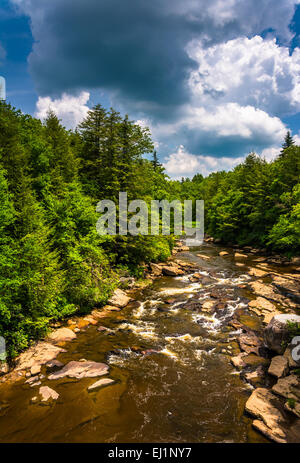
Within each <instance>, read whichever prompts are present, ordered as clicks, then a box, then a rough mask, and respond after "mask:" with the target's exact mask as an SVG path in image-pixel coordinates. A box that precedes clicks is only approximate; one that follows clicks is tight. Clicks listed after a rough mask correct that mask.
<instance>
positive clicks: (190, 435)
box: [0, 244, 267, 443]
mask: <svg viewBox="0 0 300 463" xmlns="http://www.w3.org/2000/svg"><path fill="white" fill-rule="evenodd" d="M222 249H223V248H218V247H217V246H214V245H211V244H204V245H203V246H201V248H198V249H196V248H194V249H193V250H192V251H191V252H186V253H180V254H178V255H177V256H176V258H177V259H180V260H182V261H185V262H193V263H195V264H196V265H197V267H196V270H195V271H199V273H201V275H203V277H204V278H202V280H199V281H195V282H191V280H190V276H191V275H189V274H187V275H184V276H178V277H159V278H157V279H156V280H155V281H154V283H153V284H152V285H151V286H150V287H148V288H146V289H144V290H135V291H134V292H133V293H132V295H134V298H135V302H133V303H131V304H129V306H127V307H126V308H125V309H123V310H122V311H120V312H111V313H110V314H109V315H108V316H107V318H103V319H102V320H101V325H103V326H105V327H106V328H108V329H107V330H105V331H99V330H98V328H99V325H98V326H93V325H89V326H88V327H86V328H85V329H82V330H81V332H80V333H78V335H77V338H76V339H75V340H73V341H72V342H70V343H67V344H66V345H65V346H64V347H65V349H67V352H66V353H62V354H60V355H59V356H58V359H59V360H60V361H61V362H63V363H67V362H68V361H70V360H80V359H82V358H84V359H87V360H94V361H97V362H105V363H107V364H108V365H109V366H110V373H109V377H110V378H112V379H114V380H115V383H114V384H112V385H110V386H108V387H105V388H102V389H100V390H98V391H95V392H88V390H87V388H88V386H90V385H91V384H93V382H95V378H86V379H81V380H75V379H71V378H63V379H60V380H54V381H53V380H52V381H51V380H49V379H48V378H47V374H46V372H45V370H44V369H43V370H42V373H44V374H45V376H44V378H43V385H46V386H49V387H51V388H53V389H55V391H57V392H58V393H59V398H58V400H57V401H56V402H55V403H51V404H49V405H42V404H41V403H32V402H31V399H32V397H33V396H34V395H37V393H38V390H37V389H38V388H37V387H30V386H29V385H28V384H25V383H24V380H21V381H17V382H15V383H9V382H8V383H4V384H2V385H1V386H0V441H1V442H116V443H120V442H139V443H141V442H174V443H180V442H236V443H240V442H267V441H266V439H265V438H264V437H263V436H261V435H260V434H258V433H256V432H255V431H254V430H253V429H252V426H251V423H252V419H251V418H250V417H248V416H246V415H245V413H244V406H245V402H246V401H247V399H248V398H249V396H250V394H251V392H252V390H253V388H252V386H251V385H249V384H248V383H246V382H245V381H243V380H242V379H241V377H240V375H239V372H237V370H236V369H235V368H234V367H233V366H232V365H231V363H230V358H231V357H232V356H233V355H235V354H238V353H239V352H240V350H239V347H238V344H237V341H236V338H237V336H238V334H239V333H240V332H239V331H237V330H236V329H235V328H233V327H231V326H230V325H228V322H229V321H230V320H231V319H232V317H233V316H234V315H236V314H238V315H239V318H240V319H241V320H242V322H243V323H244V324H246V325H248V326H249V327H250V328H251V329H255V330H259V329H260V328H261V321H260V319H259V318H258V317H256V316H255V315H253V314H252V315H251V314H250V313H249V312H248V310H247V302H248V299H247V297H249V294H248V293H247V288H245V284H246V283H248V282H249V280H251V277H250V276H249V274H248V273H247V271H246V269H247V266H245V267H237V266H236V264H235V261H234V258H233V255H229V256H228V257H227V258H226V259H224V258H222V257H220V256H219V251H220V250H222ZM199 252H201V254H203V255H206V256H207V257H209V259H203V258H201V257H197V254H198V253H199ZM229 252H230V251H229ZM250 263H251V258H249V259H248V260H247V265H250ZM251 265H253V264H251ZM197 269H198V270H197ZM195 271H193V272H192V271H191V274H192V273H194V272H195ZM212 291H214V292H216V291H217V292H218V298H219V301H220V304H223V305H221V306H220V307H221V309H220V310H218V311H216V312H214V313H205V312H202V311H199V310H193V309H191V305H190V303H191V301H193V302H197V301H198V302H203V301H205V300H206V299H207V298H208V297H209V296H210V294H211V292H212Z"/></svg>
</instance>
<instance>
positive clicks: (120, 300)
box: [108, 289, 131, 308]
mask: <svg viewBox="0 0 300 463" xmlns="http://www.w3.org/2000/svg"><path fill="white" fill-rule="evenodd" d="M130 300H131V299H130V297H128V296H127V294H126V293H125V291H122V289H116V290H115V291H114V293H113V295H112V296H111V298H110V299H109V300H108V304H109V305H112V306H116V307H120V308H123V307H125V306H126V305H127V304H129V302H130Z"/></svg>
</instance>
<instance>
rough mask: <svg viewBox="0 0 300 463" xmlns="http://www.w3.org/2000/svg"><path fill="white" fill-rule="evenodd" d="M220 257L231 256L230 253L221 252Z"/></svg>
mask: <svg viewBox="0 0 300 463" xmlns="http://www.w3.org/2000/svg"><path fill="white" fill-rule="evenodd" d="M219 256H221V257H225V256H229V252H227V251H221V252H219Z"/></svg>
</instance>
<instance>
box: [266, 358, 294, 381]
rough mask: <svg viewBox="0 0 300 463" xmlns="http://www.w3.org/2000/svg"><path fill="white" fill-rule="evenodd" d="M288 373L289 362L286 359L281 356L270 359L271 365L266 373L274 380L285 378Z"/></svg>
mask: <svg viewBox="0 0 300 463" xmlns="http://www.w3.org/2000/svg"><path fill="white" fill-rule="evenodd" d="M288 372H289V362H288V359H287V358H286V357H283V356H282V355H277V356H276V357H273V358H272V361H271V365H270V367H269V370H268V373H269V374H270V375H272V376H276V378H282V377H283V376H286V375H287V374H288Z"/></svg>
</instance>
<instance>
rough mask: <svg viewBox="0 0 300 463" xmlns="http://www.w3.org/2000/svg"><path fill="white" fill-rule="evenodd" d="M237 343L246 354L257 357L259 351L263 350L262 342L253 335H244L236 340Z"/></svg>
mask: <svg viewBox="0 0 300 463" xmlns="http://www.w3.org/2000/svg"><path fill="white" fill-rule="evenodd" d="M238 342H239V345H240V348H241V350H242V351H244V352H247V354H251V353H252V354H256V355H259V352H260V350H261V349H262V348H263V344H262V341H261V340H260V339H259V338H258V337H257V336H256V335H255V334H254V333H251V332H249V333H244V334H241V335H240V336H239V338H238Z"/></svg>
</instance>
